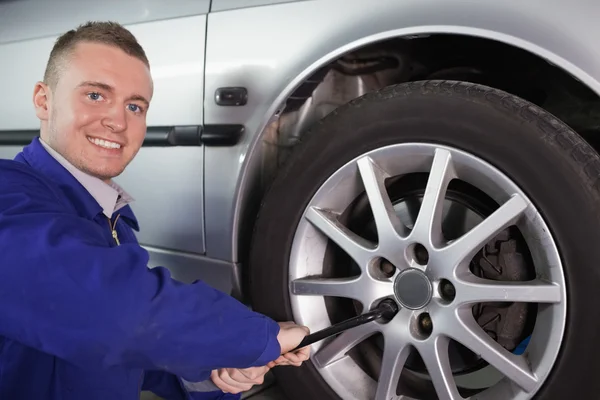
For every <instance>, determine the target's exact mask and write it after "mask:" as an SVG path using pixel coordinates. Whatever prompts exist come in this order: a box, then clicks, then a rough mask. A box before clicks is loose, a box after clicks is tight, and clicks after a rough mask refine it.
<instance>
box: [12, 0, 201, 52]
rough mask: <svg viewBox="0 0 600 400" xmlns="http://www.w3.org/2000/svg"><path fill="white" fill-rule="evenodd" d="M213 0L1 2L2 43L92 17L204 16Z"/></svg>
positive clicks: (129, 21) (47, 33)
mask: <svg viewBox="0 0 600 400" xmlns="http://www.w3.org/2000/svg"><path fill="white" fill-rule="evenodd" d="M210 2H211V0H171V1H168V2H166V1H164V0H136V1H122V0H103V1H96V0H77V1H73V0H41V1H40V0H9V1H0V21H2V23H1V24H0V44H2V43H7V42H14V41H21V40H28V39H34V38H43V37H51V36H56V35H60V34H61V33H63V32H66V31H68V30H69V29H73V28H75V26H76V25H78V24H82V23H85V22H86V21H89V20H96V21H105V20H115V21H118V22H120V23H121V24H125V25H131V24H137V23H145V22H151V21H157V20H164V19H171V18H178V17H184V16H185V17H187V16H192V15H203V14H206V13H208V11H209V9H210Z"/></svg>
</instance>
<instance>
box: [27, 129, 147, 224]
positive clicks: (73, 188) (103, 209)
mask: <svg viewBox="0 0 600 400" xmlns="http://www.w3.org/2000/svg"><path fill="white" fill-rule="evenodd" d="M22 154H23V157H24V158H25V160H26V161H27V163H29V164H30V165H31V166H33V167H34V168H36V169H37V170H39V171H40V172H42V173H44V174H45V175H47V176H48V177H50V178H51V179H53V180H54V181H56V182H57V183H58V184H59V185H60V186H61V188H62V189H63V190H65V191H66V192H67V194H68V195H69V197H70V198H71V199H72V200H73V201H75V202H76V203H77V207H78V209H79V210H80V212H83V213H84V214H85V215H86V216H88V217H89V218H91V219H94V218H96V216H98V214H104V216H105V217H109V218H110V217H112V215H113V213H114V212H115V211H117V210H118V211H119V214H120V215H121V217H122V218H124V219H125V220H126V221H127V222H128V224H129V225H130V226H131V227H132V228H133V229H135V230H139V225H138V221H137V219H136V217H135V215H134V214H133V210H131V207H130V206H129V203H131V202H132V201H133V200H134V199H133V197H131V196H130V195H129V194H128V193H127V192H125V190H123V188H121V186H119V185H118V184H117V183H115V182H111V184H110V185H109V184H107V183H105V182H103V181H102V180H100V179H98V178H96V177H93V176H91V175H89V174H86V173H84V172H83V171H81V170H79V169H77V168H76V167H75V166H74V165H72V164H71V163H70V162H69V161H67V160H66V159H65V158H64V157H63V156H61V155H60V154H59V153H58V152H56V151H55V150H54V149H52V148H51V147H50V146H48V145H47V144H46V143H44V142H43V141H42V140H41V139H40V138H38V137H36V138H34V139H33V141H32V142H31V144H29V145H28V146H26V147H25V148H24V149H23V152H22Z"/></svg>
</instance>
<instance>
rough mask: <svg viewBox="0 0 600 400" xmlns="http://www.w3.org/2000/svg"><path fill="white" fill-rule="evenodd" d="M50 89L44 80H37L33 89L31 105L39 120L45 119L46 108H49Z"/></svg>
mask: <svg viewBox="0 0 600 400" xmlns="http://www.w3.org/2000/svg"><path fill="white" fill-rule="evenodd" d="M50 101H51V99H50V89H49V88H48V85H46V84H45V83H44V82H37V83H36V84H35V87H34V89H33V105H34V107H35V115H37V117H38V118H39V119H40V120H41V121H47V120H48V118H49V116H48V110H49V109H50Z"/></svg>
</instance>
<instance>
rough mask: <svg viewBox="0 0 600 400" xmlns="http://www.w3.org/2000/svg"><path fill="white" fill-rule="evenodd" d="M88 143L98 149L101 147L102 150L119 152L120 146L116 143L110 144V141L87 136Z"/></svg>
mask: <svg viewBox="0 0 600 400" xmlns="http://www.w3.org/2000/svg"><path fill="white" fill-rule="evenodd" d="M87 138H88V140H89V141H90V143H93V144H95V145H96V146H98V147H102V148H104V149H109V150H119V149H120V148H121V144H120V143H117V142H111V141H110V140H105V139H98V138H93V137H90V136H88V137H87Z"/></svg>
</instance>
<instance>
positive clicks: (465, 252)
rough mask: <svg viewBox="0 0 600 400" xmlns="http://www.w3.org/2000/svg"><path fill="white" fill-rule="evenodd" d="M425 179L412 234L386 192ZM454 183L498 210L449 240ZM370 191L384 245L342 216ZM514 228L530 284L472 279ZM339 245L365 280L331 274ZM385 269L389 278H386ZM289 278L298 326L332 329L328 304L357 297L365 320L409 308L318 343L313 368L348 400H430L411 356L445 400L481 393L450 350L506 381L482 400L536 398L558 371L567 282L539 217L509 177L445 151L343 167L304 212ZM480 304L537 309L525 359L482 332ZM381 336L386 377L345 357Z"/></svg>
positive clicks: (369, 156)
mask: <svg viewBox="0 0 600 400" xmlns="http://www.w3.org/2000/svg"><path fill="white" fill-rule="evenodd" d="M416 173H428V174H429V177H428V180H427V185H426V188H425V190H424V194H423V196H422V201H421V204H420V208H419V211H418V215H417V216H416V219H415V221H414V224H410V226H407V225H408V224H406V223H405V222H403V220H402V218H401V216H400V215H399V213H398V210H397V209H395V208H394V204H393V203H392V201H391V200H390V196H389V195H388V189H387V187H386V183H387V182H389V181H391V180H392V178H395V177H398V176H407V175H410V174H416ZM453 180H459V181H463V182H466V183H468V184H470V185H472V186H474V187H476V188H477V189H479V190H481V191H482V192H484V193H485V194H486V195H488V196H489V197H490V198H491V199H493V200H494V201H495V202H496V203H497V204H498V207H497V208H496V209H495V210H494V211H493V212H491V214H489V215H487V216H486V218H485V219H482V220H481V221H480V222H479V221H478V222H477V223H476V224H474V226H472V227H471V228H472V229H470V230H469V231H468V232H466V233H461V235H459V236H458V237H456V238H451V239H449V238H448V237H446V236H445V235H444V234H443V232H442V220H443V217H444V203H445V201H446V197H447V189H448V186H449V184H450V183H451V182H452V181H453ZM362 193H364V194H366V197H367V199H368V203H369V206H370V208H371V211H372V216H373V219H374V222H375V228H376V229H375V230H376V240H373V238H365V237H364V236H361V235H359V234H357V233H356V232H355V231H353V230H350V229H349V228H348V227H347V224H346V223H345V222H347V221H344V218H342V216H343V215H344V213H345V211H346V210H347V209H348V208H349V207H350V205H351V204H352V202H353V201H354V200H355V199H356V198H357V197H359V196H360V195H361V194H362ZM509 227H515V228H516V229H517V230H518V231H519V233H520V234H521V235H522V237H523V239H524V241H525V243H526V245H527V248H528V249H529V252H530V255H531V260H532V264H533V265H532V266H533V268H534V269H535V274H534V276H533V278H532V279H527V280H520V281H497V280H489V279H485V278H482V277H481V276H478V275H475V274H473V272H472V269H470V268H469V266H470V263H471V261H472V260H473V258H474V257H475V256H476V254H477V253H478V252H479V251H480V250H481V249H482V248H484V247H485V246H486V244H488V243H489V242H490V241H492V240H494V238H495V237H497V236H498V235H500V234H502V232H504V231H505V230H506V229H507V228H509ZM332 244H334V246H336V247H337V248H339V249H341V250H342V251H343V252H344V253H345V254H347V255H348V256H349V257H350V258H351V259H352V260H353V262H354V264H355V265H356V266H358V268H359V271H360V272H359V274H356V275H354V276H350V277H348V276H343V277H336V276H329V275H328V274H324V271H326V270H327V263H328V260H329V259H328V257H327V253H328V251H330V249H331V247H332ZM382 263H383V264H384V266H385V267H386V268H383V269H382V268H381V266H382ZM382 271H383V273H382ZM386 271H387V272H388V273H387V274H386V273H385V272H386ZM289 272H290V295H291V305H292V309H293V312H294V317H295V319H296V321H298V322H299V323H302V324H305V325H307V326H309V327H310V328H311V330H312V331H316V330H319V329H323V328H325V327H327V326H329V325H330V324H331V323H332V316H331V314H330V310H329V309H328V306H327V301H326V299H327V298H329V297H341V298H347V299H352V300H353V301H354V302H355V303H357V304H359V305H360V307H359V308H358V310H359V312H367V311H369V310H370V309H372V308H373V307H375V306H376V305H377V304H378V303H379V302H380V301H382V300H383V299H387V298H391V299H394V300H395V301H396V302H397V303H398V304H399V306H400V307H401V309H400V312H399V313H398V314H397V315H396V316H395V317H394V319H392V320H391V321H389V322H386V323H382V322H372V323H369V324H367V325H364V326H361V327H358V328H355V329H353V330H350V331H347V332H345V333H343V334H341V335H339V336H338V337H336V338H334V339H332V340H327V341H324V342H321V343H317V344H315V345H313V356H312V360H313V363H314V364H315V366H316V367H317V370H318V371H319V373H320V374H321V376H322V377H323V378H324V379H325V381H327V383H328V384H329V385H330V386H331V387H332V388H333V389H334V391H335V392H336V393H337V394H338V395H339V396H340V397H341V398H342V399H344V400H346V399H348V400H366V399H372V398H375V399H376V400H383V399H390V398H398V399H403V400H408V399H413V398H414V399H423V398H427V394H425V393H424V392H422V393H419V392H415V391H414V390H412V389H411V387H410V385H409V382H406V381H405V380H403V379H402V377H403V376H404V373H405V372H407V371H408V372H413V375H415V373H414V370H413V369H411V368H410V365H409V364H410V363H408V362H407V360H408V359H409V357H410V355H411V352H416V353H418V355H419V356H420V359H421V360H422V363H423V364H424V366H425V369H426V371H423V372H422V373H416V375H421V378H422V379H424V380H428V381H429V382H431V383H432V385H433V388H434V390H435V393H436V395H437V398H439V399H444V400H445V399H452V400H454V399H461V398H464V397H463V395H462V394H461V393H463V394H464V393H465V392H461V391H460V390H459V388H464V387H468V386H469V385H472V383H469V382H466V381H468V380H469V379H471V380H473V379H475V380H477V379H479V378H478V376H477V375H476V374H472V375H473V376H469V377H468V378H465V376H461V375H458V374H456V373H453V372H454V370H453V369H452V367H451V360H450V356H449V349H450V344H451V343H452V342H456V343H459V344H460V345H462V346H464V347H465V348H466V349H469V350H470V351H471V352H472V353H474V354H475V355H477V356H479V357H481V359H483V360H484V361H485V362H486V363H487V364H489V366H490V368H489V369H490V370H492V375H493V376H496V377H497V379H492V381H491V383H489V385H487V386H486V387H483V388H481V389H480V390H477V391H476V392H475V393H477V394H476V395H473V397H474V398H477V399H484V400H500V399H507V398H510V399H514V400H521V399H530V398H531V397H533V395H534V394H535V393H536V392H537V391H538V390H539V388H540V387H541V385H542V384H543V382H544V380H545V378H546V377H547V376H548V374H549V372H550V371H551V369H552V366H553V364H554V361H555V360H556V357H557V355H558V352H559V349H560V345H561V341H562V336H563V333H564V329H565V319H566V293H565V281H564V274H563V270H562V265H561V261H560V257H559V253H558V250H557V246H556V244H555V243H554V240H553V238H552V235H551V233H550V230H549V229H548V227H547V226H546V224H545V222H544V219H543V217H542V215H541V214H540V213H539V211H538V210H537V209H536V208H535V206H534V204H533V203H532V202H531V201H530V199H529V198H528V197H527V195H526V194H525V193H524V191H523V190H521V189H520V188H519V187H518V186H517V185H516V184H515V183H514V182H513V181H512V180H511V179H510V178H509V177H507V176H506V175H505V174H503V173H502V172H501V171H499V170H498V169H496V168H494V167H493V166H492V165H490V164H489V163H487V162H485V161H484V160H482V159H480V158H478V157H475V156H473V155H471V154H468V153H466V152H464V151H461V150H458V149H455V148H451V147H447V146H438V145H433V144H424V143H407V144H398V145H392V146H387V147H382V148H379V149H375V150H373V151H370V152H369V153H366V154H363V155H362V156H360V157H358V158H356V159H354V160H352V161H350V162H349V163H347V164H346V165H344V166H342V167H341V168H340V169H338V170H337V171H336V172H335V173H334V174H333V175H332V176H331V177H330V178H329V179H328V180H327V181H326V182H325V183H324V184H323V185H322V186H321V187H320V188H319V190H318V191H317V193H316V194H315V195H314V196H313V198H312V199H311V201H310V203H309V204H308V206H307V208H306V210H305V212H304V215H303V218H302V219H301V221H300V223H299V225H298V228H297V231H296V235H295V240H294V243H293V246H292V252H291V256H290V269H289ZM482 303H487V304H489V303H528V304H536V305H537V308H536V309H535V310H536V312H535V314H536V315H535V317H534V319H535V325H534V326H533V328H532V330H531V332H530V338H529V344H528V345H527V348H526V350H525V351H524V352H523V353H522V354H515V353H514V352H511V351H509V350H507V349H506V348H505V347H503V346H502V345H501V344H500V343H499V342H498V341H496V340H494V338H493V337H491V336H490V335H489V334H488V333H486V332H485V331H484V329H483V328H482V327H481V324H478V321H477V320H476V319H475V317H474V313H473V310H474V307H477V306H478V305H481V304H482ZM374 335H381V336H382V337H383V342H384V343H383V352H382V357H381V365H380V372H379V374H378V377H377V379H374V378H373V377H372V376H371V375H370V374H368V373H367V372H366V371H365V370H364V368H361V366H360V365H359V363H357V362H356V360H355V359H353V358H352V357H350V356H349V355H348V354H349V352H350V350H352V349H353V348H355V347H357V346H358V345H359V344H360V343H361V342H363V341H365V340H367V339H368V338H370V337H372V336H374ZM488 375H489V374H488ZM475 396H476V397H475Z"/></svg>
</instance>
